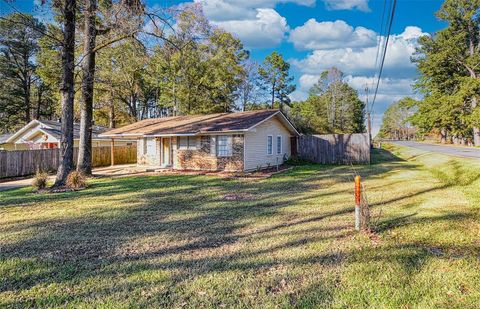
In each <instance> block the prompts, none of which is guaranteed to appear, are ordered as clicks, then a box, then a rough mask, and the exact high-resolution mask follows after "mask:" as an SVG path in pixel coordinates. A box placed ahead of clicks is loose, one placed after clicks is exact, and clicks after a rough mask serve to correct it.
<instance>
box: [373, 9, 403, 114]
mask: <svg viewBox="0 0 480 309" xmlns="http://www.w3.org/2000/svg"><path fill="white" fill-rule="evenodd" d="M396 7H397V0H393V6H392V10H391V12H390V20H389V25H388V31H387V36H386V39H385V47H384V49H383V54H382V61H381V63H380V70H379V72H378V79H377V85H376V87H375V93H374V95H373V101H372V106H371V107H370V112H372V111H373V106H374V105H375V100H376V99H377V93H378V86H379V84H380V79H381V78H382V72H383V66H384V64H385V56H386V54H387V48H388V41H389V39H390V33H391V31H392V24H393V18H394V16H395V9H396Z"/></svg>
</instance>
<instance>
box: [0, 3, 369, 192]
mask: <svg viewBox="0 0 480 309" xmlns="http://www.w3.org/2000/svg"><path fill="white" fill-rule="evenodd" d="M0 1H1V0H0ZM14 3H15V2H14V1H13V4H14ZM41 5H43V8H44V9H47V10H50V11H51V12H52V14H53V16H54V21H53V22H51V23H42V22H40V21H39V20H37V19H36V18H35V17H34V16H32V15H29V14H24V13H20V12H18V11H16V12H14V13H12V14H10V15H7V16H3V17H0V78H1V80H2V83H1V84H0V133H2V132H12V131H14V130H16V129H18V128H19V127H21V126H23V125H25V124H26V123H28V122H29V121H31V120H32V119H54V120H57V119H59V120H61V125H62V138H61V143H60V153H61V164H60V166H59V170H58V173H57V178H56V182H55V186H62V185H63V184H64V183H65V180H66V177H67V175H68V173H69V172H70V171H71V170H73V168H74V165H75V164H74V162H73V123H74V122H75V121H79V122H80V143H79V156H78V161H77V162H76V168H77V170H78V171H80V172H83V173H85V174H90V173H91V170H92V166H91V162H92V158H91V154H92V150H91V149H92V126H93V125H94V124H98V125H104V126H108V127H110V128H115V127H117V126H122V125H124V124H127V123H131V122H134V121H137V120H141V119H145V118H150V117H163V116H172V115H188V114H209V113H216V112H232V111H235V110H252V109H265V108H280V109H282V110H284V112H286V113H287V114H288V115H289V116H290V117H291V118H292V119H293V120H294V121H295V123H296V124H297V125H298V126H299V128H301V130H302V131H303V132H318V133H320V132H322V133H323V132H346V133H348V132H359V131H362V130H363V129H364V125H363V121H364V116H363V115H364V107H363V105H362V104H363V103H362V102H361V101H360V100H359V99H358V95H357V93H356V92H355V90H353V89H352V88H351V87H349V86H348V85H347V84H346V83H344V82H343V75H342V74H341V72H339V71H338V70H336V69H332V70H330V71H329V72H330V73H324V74H323V75H322V77H321V78H320V80H319V83H318V85H316V86H315V87H314V88H315V89H312V91H311V93H310V96H309V98H308V99H307V100H306V101H304V102H291V100H290V97H289V95H290V94H291V93H292V92H293V91H294V90H295V84H294V81H293V77H292V76H291V75H290V64H289V63H288V62H287V61H285V59H284V58H283V57H282V55H281V54H279V53H277V52H272V53H271V54H270V55H268V56H267V57H265V59H264V60H263V62H261V63H257V62H255V61H253V60H251V59H250V53H249V51H248V50H246V49H245V48H244V46H243V45H242V43H241V41H240V40H239V39H238V38H236V37H235V36H233V35H232V34H230V33H228V32H226V31H224V30H222V29H220V28H217V27H215V26H213V25H211V24H210V23H209V21H208V19H207V18H206V17H205V16H204V15H203V12H202V9H201V6H199V5H197V4H190V5H184V6H181V7H172V8H168V9H164V10H161V11H151V10H149V9H148V8H147V7H146V6H145V4H144V3H143V2H142V1H141V0H58V1H41ZM315 109H317V110H316V111H314V110H315ZM312 111H314V112H312Z"/></svg>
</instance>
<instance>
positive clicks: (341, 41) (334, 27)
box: [289, 18, 377, 49]
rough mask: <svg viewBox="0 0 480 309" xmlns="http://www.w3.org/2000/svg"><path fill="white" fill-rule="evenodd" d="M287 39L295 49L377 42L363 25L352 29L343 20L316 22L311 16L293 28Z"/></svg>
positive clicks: (371, 32) (374, 43)
mask: <svg viewBox="0 0 480 309" xmlns="http://www.w3.org/2000/svg"><path fill="white" fill-rule="evenodd" d="M289 41H290V42H292V43H293V44H294V45H295V48H297V49H335V48H345V47H368V46H375V45H376V44H377V35H376V33H375V32H374V31H372V30H370V29H367V28H364V27H356V28H355V29H354V28H353V27H352V26H350V25H348V24H347V23H346V22H344V21H343V20H337V21H334V22H331V21H324V22H317V21H316V20H315V19H313V18H312V19H309V20H308V21H307V22H306V23H305V24H303V25H302V26H299V27H297V28H295V29H293V30H292V31H291V32H290V37H289Z"/></svg>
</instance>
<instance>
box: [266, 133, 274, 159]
mask: <svg viewBox="0 0 480 309" xmlns="http://www.w3.org/2000/svg"><path fill="white" fill-rule="evenodd" d="M269 143H270V145H269ZM267 155H269V156H271V155H273V135H267Z"/></svg>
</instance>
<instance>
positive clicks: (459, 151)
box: [391, 141, 480, 160]
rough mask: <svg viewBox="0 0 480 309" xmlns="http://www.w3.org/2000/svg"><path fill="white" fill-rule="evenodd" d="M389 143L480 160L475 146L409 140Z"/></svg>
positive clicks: (479, 154) (479, 151)
mask: <svg viewBox="0 0 480 309" xmlns="http://www.w3.org/2000/svg"><path fill="white" fill-rule="evenodd" d="M391 143H393V144H397V145H401V146H407V147H412V148H417V149H420V150H423V151H430V152H438V153H443V154H446V155H451V156H457V157H464V158H472V159H479V160H480V149H477V148H470V147H456V146H442V145H436V144H426V143H418V142H411V141H396V142H393V141H392V142H391Z"/></svg>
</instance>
